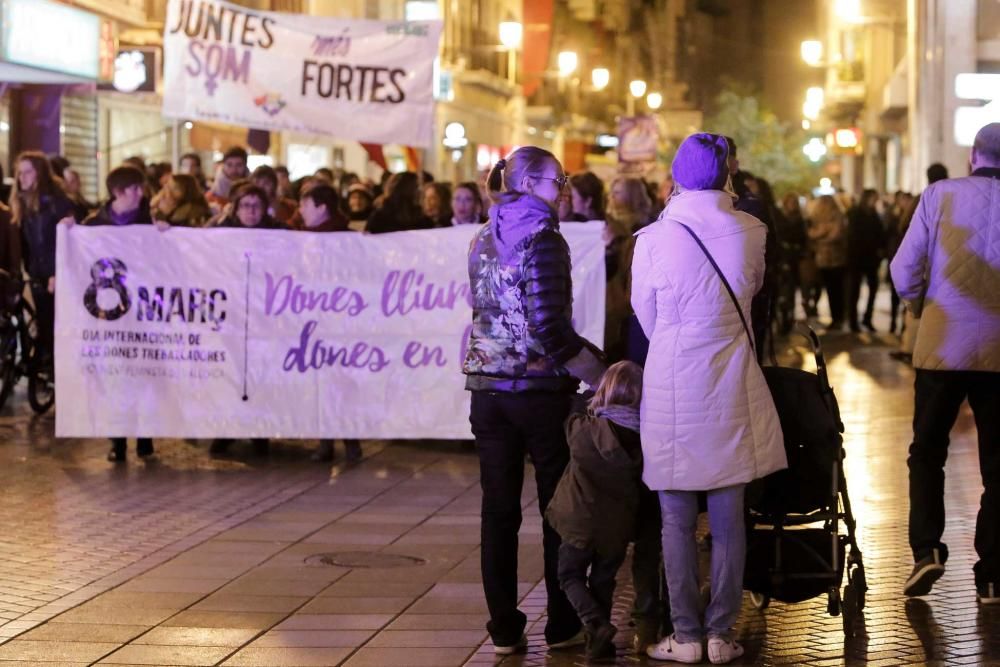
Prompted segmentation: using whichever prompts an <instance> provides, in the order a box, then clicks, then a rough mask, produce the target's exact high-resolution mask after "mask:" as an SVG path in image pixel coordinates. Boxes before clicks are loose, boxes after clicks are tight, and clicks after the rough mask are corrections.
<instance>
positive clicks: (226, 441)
mask: <svg viewBox="0 0 1000 667" xmlns="http://www.w3.org/2000/svg"><path fill="white" fill-rule="evenodd" d="M232 442H233V441H232V440H231V439H230V438H216V439H215V440H213V441H212V446H211V447H209V448H208V453H209V454H211V455H212V456H224V455H225V454H226V452H228V451H229V445H231V444H232Z"/></svg>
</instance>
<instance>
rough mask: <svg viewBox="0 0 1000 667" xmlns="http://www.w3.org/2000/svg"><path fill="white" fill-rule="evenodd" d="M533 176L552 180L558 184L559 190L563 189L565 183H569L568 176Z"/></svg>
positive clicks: (543, 179)
mask: <svg viewBox="0 0 1000 667" xmlns="http://www.w3.org/2000/svg"><path fill="white" fill-rule="evenodd" d="M535 178H537V179H539V180H542V181H554V182H555V184H556V185H558V186H559V189H560V190H565V189H566V184H567V183H569V177H568V176H560V177H558V178H552V177H551V176H536V177H535Z"/></svg>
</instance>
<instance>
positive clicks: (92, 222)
mask: <svg viewBox="0 0 1000 667" xmlns="http://www.w3.org/2000/svg"><path fill="white" fill-rule="evenodd" d="M111 201H112V200H108V201H107V202H105V203H104V205H103V206H101V207H100V208H99V209H97V210H96V211H94V212H93V213H91V214H90V215H89V216H87V219H86V220H84V221H83V224H84V225H87V226H88V227H119V226H122V225H151V224H153V218H152V217H150V215H149V201H148V200H147V199H145V198H143V200H142V201H141V202H140V203H139V208H137V209H136V210H135V211H133V212H132V213H131V214H130V215H127V216H125V217H124V218H121V219H117V220H116V218H115V214H114V211H112V210H111Z"/></svg>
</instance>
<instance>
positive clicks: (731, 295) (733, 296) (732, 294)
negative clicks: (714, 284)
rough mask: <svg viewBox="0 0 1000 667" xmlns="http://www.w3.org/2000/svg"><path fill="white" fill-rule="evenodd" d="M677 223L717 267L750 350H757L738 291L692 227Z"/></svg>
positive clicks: (714, 267) (713, 265)
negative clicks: (738, 297)
mask: <svg viewBox="0 0 1000 667" xmlns="http://www.w3.org/2000/svg"><path fill="white" fill-rule="evenodd" d="M677 224H678V225H680V226H681V227H683V228H684V231H686V232H687V233H688V234H690V235H691V238H693V239H694V242H695V243H697V244H698V247H699V248H701V251H702V252H703V253H705V258H706V259H708V262H709V264H711V265H712V268H713V269H715V272H716V273H717V274H718V275H719V280H721V281H722V284H723V285H725V287H726V292H728V293H729V298H730V299H732V300H733V305H734V306H736V312H737V313H739V315H740V322H742V323H743V330H744V331H745V332H746V334H747V341H749V343H750V350H751V351H752V352H756V348H755V346H754V342H753V334H751V333H750V327H749V326H748V325H747V318H746V317H745V316H744V315H743V309H742V308H740V302H739V301H737V300H736V293H735V292H733V288H732V287H731V286H730V284H729V281H728V280H726V276H725V275H724V274H723V273H722V269H720V268H719V265H718V264H716V263H715V258H714V257H712V253H710V252H709V251H708V248H706V247H705V244H704V243H702V242H701V239H700V238H698V235H697V234H695V233H694V231H693V230H692V229H691V228H690V227H688V226H687V225H685V224H684V223H683V222H678V223H677Z"/></svg>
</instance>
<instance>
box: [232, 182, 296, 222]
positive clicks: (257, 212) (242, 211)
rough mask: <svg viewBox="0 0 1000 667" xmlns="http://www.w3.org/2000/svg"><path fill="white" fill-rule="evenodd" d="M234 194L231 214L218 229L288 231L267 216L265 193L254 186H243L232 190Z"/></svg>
mask: <svg viewBox="0 0 1000 667" xmlns="http://www.w3.org/2000/svg"><path fill="white" fill-rule="evenodd" d="M234 192H235V196H234V197H233V202H232V205H231V206H232V209H231V210H232V213H231V215H229V216H227V217H226V218H225V219H224V220H223V221H222V222H220V223H219V225H218V226H219V227H231V228H236V229H239V228H248V229H288V227H287V226H286V225H284V224H282V223H281V222H279V221H277V220H275V219H274V218H272V217H271V216H270V215H269V214H268V212H267V209H268V199H267V193H266V192H264V191H263V190H262V189H261V188H259V187H257V186H256V185H244V186H242V187H240V188H238V189H234Z"/></svg>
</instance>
